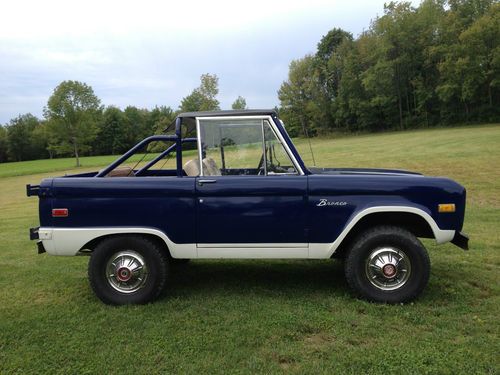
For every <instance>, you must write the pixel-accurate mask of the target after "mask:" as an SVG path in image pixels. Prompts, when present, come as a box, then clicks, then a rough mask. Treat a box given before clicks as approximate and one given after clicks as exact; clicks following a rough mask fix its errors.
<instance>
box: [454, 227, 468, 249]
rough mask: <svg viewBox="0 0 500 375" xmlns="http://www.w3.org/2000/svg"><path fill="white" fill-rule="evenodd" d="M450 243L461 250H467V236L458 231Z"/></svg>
mask: <svg viewBox="0 0 500 375" xmlns="http://www.w3.org/2000/svg"><path fill="white" fill-rule="evenodd" d="M451 243H452V244H453V245H456V246H458V247H459V248H461V249H464V250H469V236H468V235H466V234H465V233H462V232H459V231H458V230H457V231H456V232H455V236H454V237H453V239H452V240H451Z"/></svg>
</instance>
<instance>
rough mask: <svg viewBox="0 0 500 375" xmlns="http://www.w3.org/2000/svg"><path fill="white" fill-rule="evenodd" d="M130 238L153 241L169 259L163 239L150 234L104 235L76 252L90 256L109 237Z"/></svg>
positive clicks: (168, 252)
mask: <svg viewBox="0 0 500 375" xmlns="http://www.w3.org/2000/svg"><path fill="white" fill-rule="evenodd" d="M131 236H135V237H137V236H140V237H145V238H147V239H148V240H150V241H153V242H154V243H155V244H157V245H158V247H160V249H162V250H163V251H165V253H166V254H167V256H168V257H169V258H170V257H171V256H170V251H169V249H168V246H167V244H166V243H165V241H163V239H161V238H160V237H158V236H156V235H154V234H150V233H115V234H106V235H104V236H100V237H96V238H94V239H93V240H91V241H89V242H87V243H86V244H85V245H83V246H82V248H81V249H80V250H79V251H78V253H79V254H81V255H86V254H87V255H89V254H91V253H92V252H93V251H94V249H95V248H96V246H97V245H98V244H99V243H100V242H101V241H103V240H105V239H107V238H111V237H131Z"/></svg>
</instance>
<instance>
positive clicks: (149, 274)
mask: <svg viewBox="0 0 500 375" xmlns="http://www.w3.org/2000/svg"><path fill="white" fill-rule="evenodd" d="M167 271H168V268H167V257H166V256H165V254H164V252H163V251H162V249H160V248H159V247H158V245H157V244H156V243H154V242H152V241H150V240H148V239H147V238H145V237H141V236H120V237H110V238H107V239H104V240H103V241H102V242H101V243H99V245H97V246H96V248H95V249H94V251H93V253H92V255H91V257H90V261H89V271H88V272H89V280H90V285H91V286H92V289H93V290H94V293H95V294H96V295H97V297H99V299H100V300H101V301H103V302H104V303H107V304H110V305H125V304H144V303H148V302H151V301H153V300H154V299H156V298H157V297H158V296H159V295H160V293H161V291H162V289H163V287H164V285H165V282H166V278H167Z"/></svg>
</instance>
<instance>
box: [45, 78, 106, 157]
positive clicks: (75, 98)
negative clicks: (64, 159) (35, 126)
mask: <svg viewBox="0 0 500 375" xmlns="http://www.w3.org/2000/svg"><path fill="white" fill-rule="evenodd" d="M100 110H101V102H100V100H99V98H98V97H97V96H96V95H95V94H94V90H92V87H90V86H89V85H87V84H86V83H81V82H78V81H64V82H62V83H61V84H59V86H57V87H56V88H55V90H54V92H53V94H52V96H51V97H50V98H49V101H48V103H47V107H46V108H45V117H46V118H47V121H48V123H49V130H50V132H51V138H52V140H53V142H54V144H53V145H54V147H53V149H54V150H55V151H56V152H57V153H59V154H63V155H64V154H69V153H73V155H74V156H75V158H76V165H77V166H80V160H79V154H80V153H85V152H88V151H90V150H91V149H92V143H93V141H94V140H95V138H96V134H97V127H96V124H97V119H98V115H99V112H100Z"/></svg>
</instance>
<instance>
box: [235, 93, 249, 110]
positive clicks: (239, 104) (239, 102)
mask: <svg viewBox="0 0 500 375" xmlns="http://www.w3.org/2000/svg"><path fill="white" fill-rule="evenodd" d="M231 108H232V109H247V101H246V100H245V98H244V97H242V96H238V97H237V98H236V100H235V101H234V102H233V104H232V105H231Z"/></svg>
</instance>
